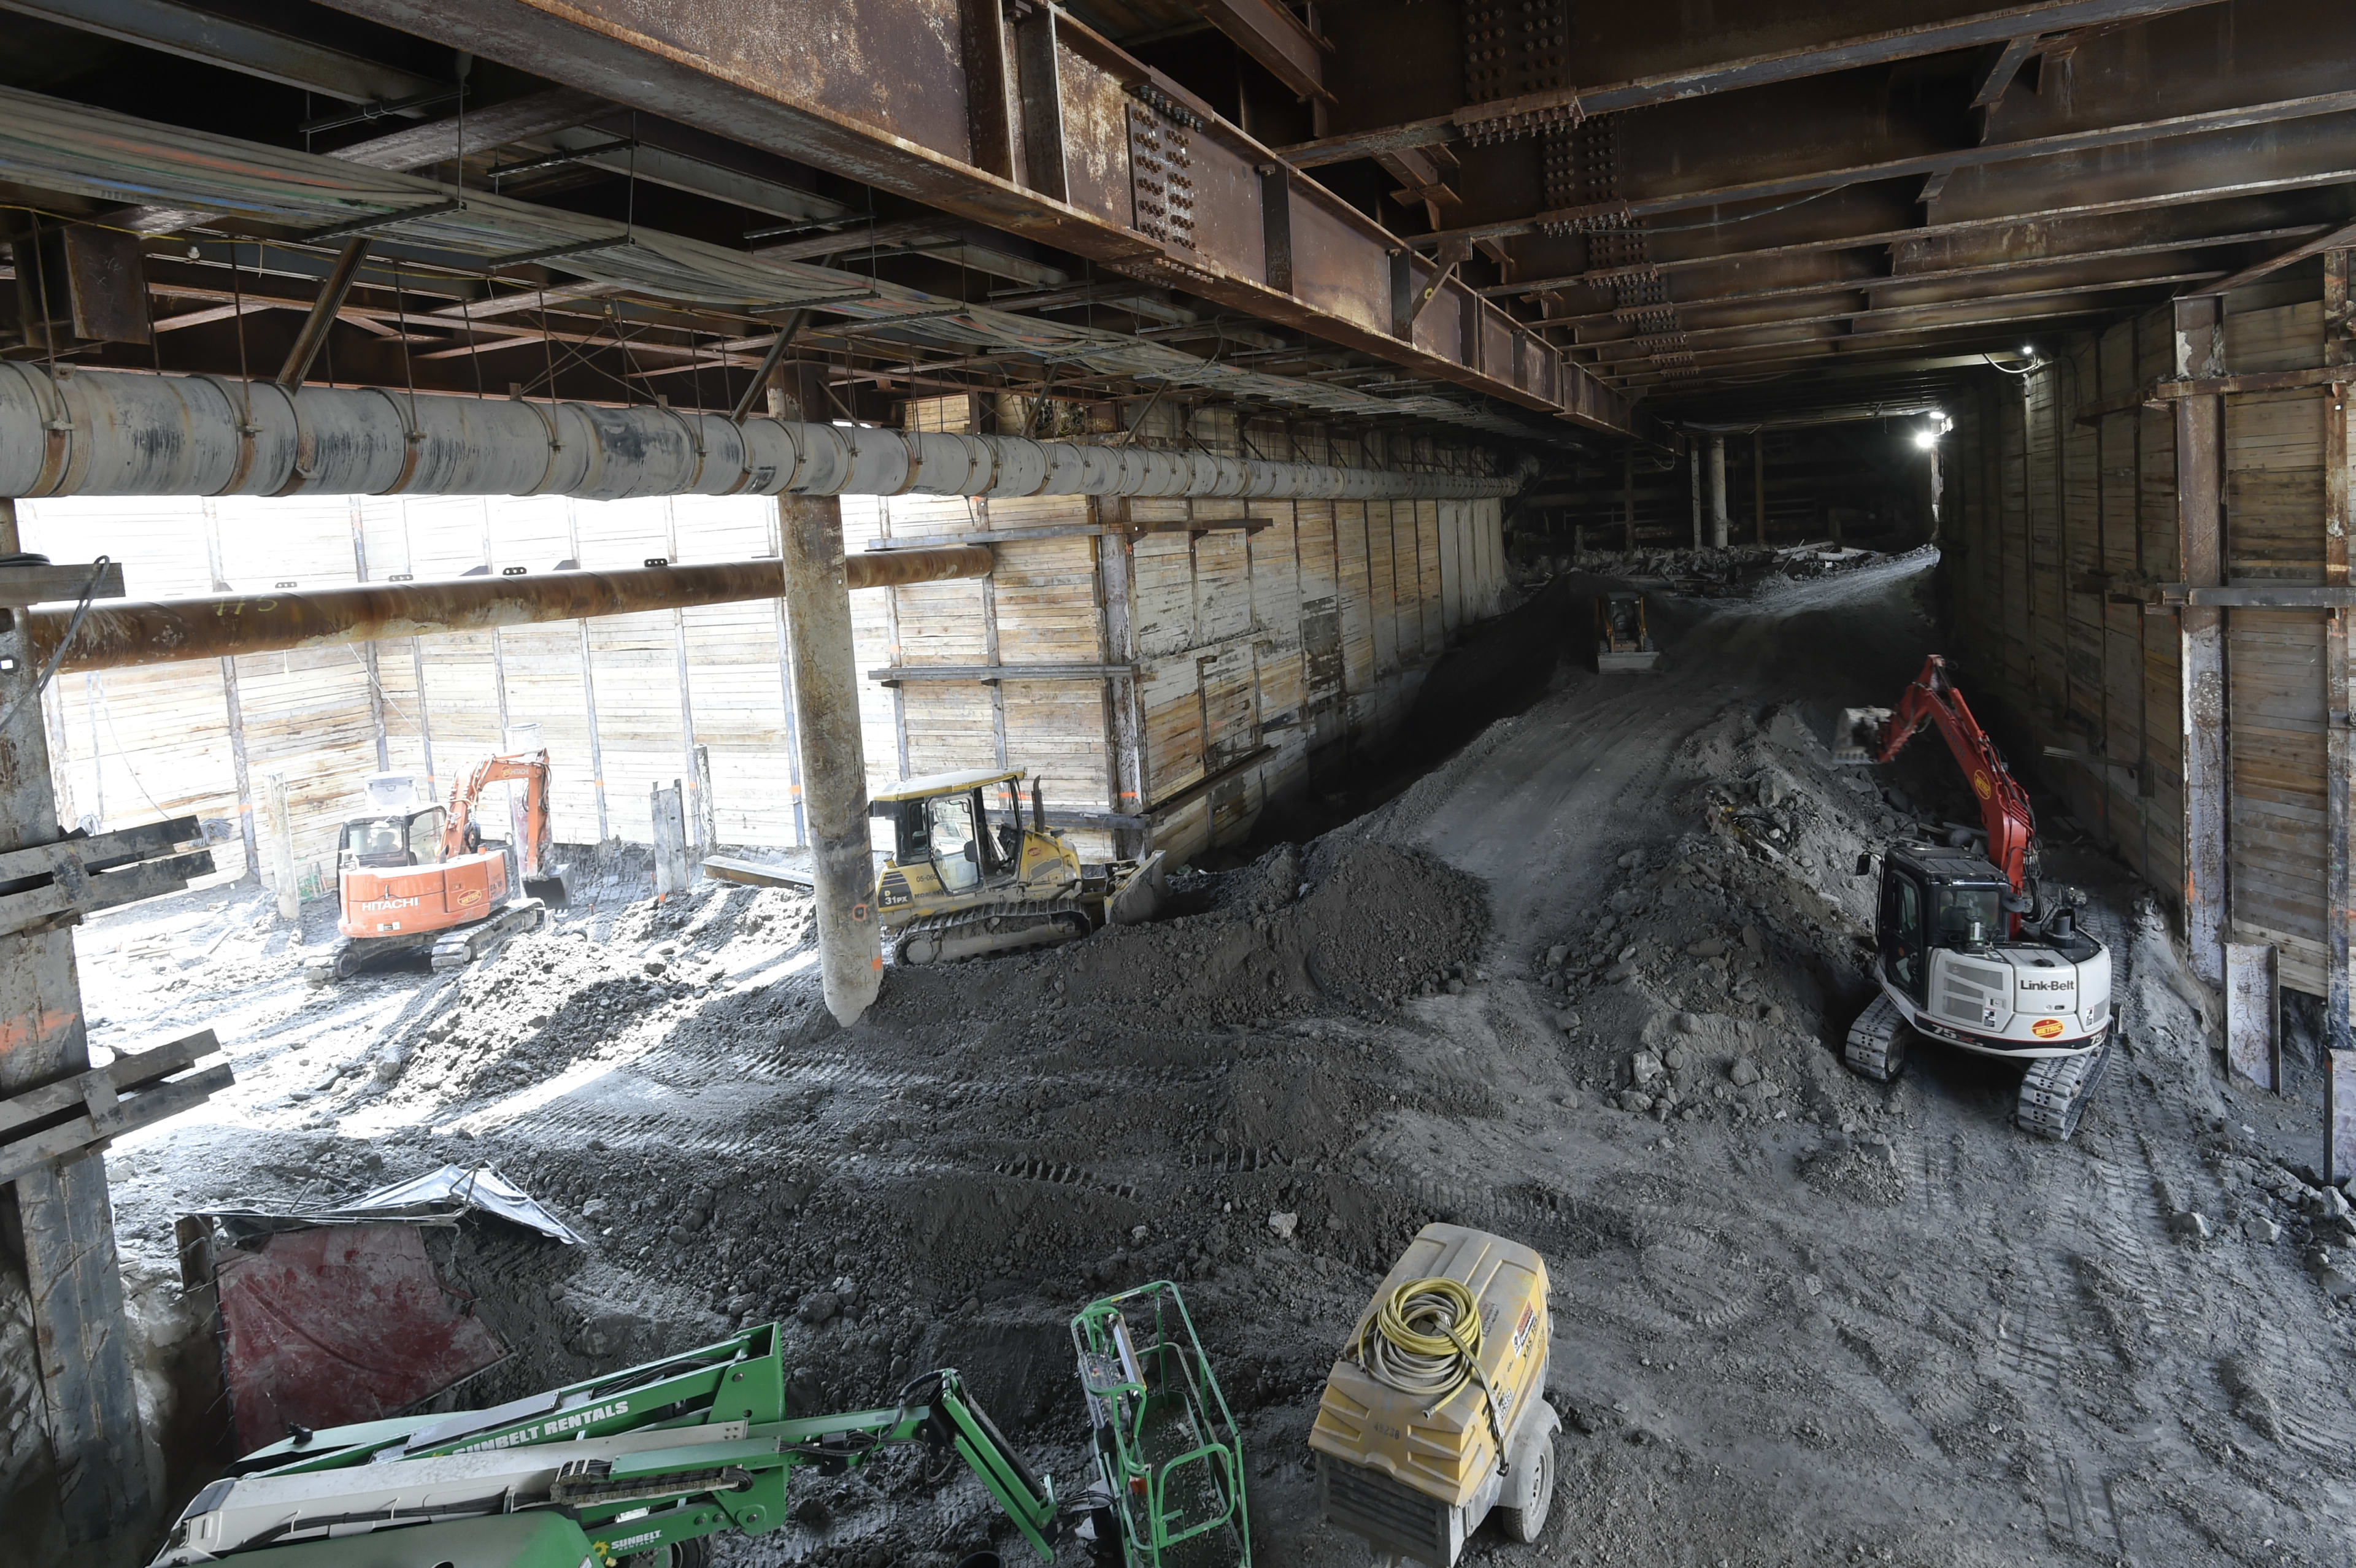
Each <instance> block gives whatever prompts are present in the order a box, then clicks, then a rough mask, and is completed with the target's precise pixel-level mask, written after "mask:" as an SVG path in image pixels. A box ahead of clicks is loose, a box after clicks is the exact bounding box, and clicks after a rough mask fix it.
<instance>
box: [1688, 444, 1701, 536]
mask: <svg viewBox="0 0 2356 1568" xmlns="http://www.w3.org/2000/svg"><path fill="white" fill-rule="evenodd" d="M1686 477H1687V479H1689V480H1691V481H1692V482H1693V539H1694V542H1693V547H1694V549H1701V539H1702V534H1701V443H1700V442H1698V441H1696V440H1695V439H1694V438H1693V437H1691V436H1687V438H1686Z"/></svg>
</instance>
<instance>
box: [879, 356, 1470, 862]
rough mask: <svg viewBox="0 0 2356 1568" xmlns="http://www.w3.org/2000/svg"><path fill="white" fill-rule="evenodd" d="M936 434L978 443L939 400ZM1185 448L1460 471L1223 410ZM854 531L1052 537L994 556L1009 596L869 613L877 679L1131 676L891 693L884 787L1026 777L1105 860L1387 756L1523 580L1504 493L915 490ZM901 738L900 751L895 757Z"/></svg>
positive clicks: (936, 591)
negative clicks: (1321, 774) (1362, 495)
mask: <svg viewBox="0 0 2356 1568" xmlns="http://www.w3.org/2000/svg"><path fill="white" fill-rule="evenodd" d="M917 417H919V418H921V420H922V421H924V424H925V427H926V428H930V429H959V428H964V426H963V421H961V420H960V419H958V418H954V417H947V416H946V414H945V410H944V406H943V405H942V404H940V403H930V404H926V405H925V407H924V410H923V412H922V414H921V415H920V416H917ZM1157 433H1164V434H1170V435H1174V434H1175V432H1157ZM1183 439H1185V440H1187V441H1189V442H1192V443H1199V444H1201V445H1202V446H1205V447H1207V448H1209V449H1210V450H1212V451H1215V452H1222V453H1243V454H1246V455H1250V456H1257V457H1261V458H1268V459H1272V460H1286V459H1294V460H1298V461H1302V462H1312V463H1333V464H1341V465H1352V466H1355V465H1371V466H1384V465H1392V466H1401V467H1410V466H1431V467H1439V466H1443V465H1444V464H1447V463H1450V462H1452V461H1462V459H1461V457H1459V456H1458V455H1457V454H1454V453H1446V452H1444V451H1441V450H1438V449H1435V448H1434V447H1433V446H1432V445H1431V444H1430V443H1420V444H1418V445H1415V446H1412V447H1410V446H1409V445H1408V443H1405V442H1400V443H1396V446H1397V450H1392V451H1380V450H1377V451H1375V452H1369V451H1368V450H1367V449H1366V448H1365V445H1363V444H1361V443H1358V442H1356V441H1354V440H1345V439H1341V438H1332V437H1329V436H1328V435H1327V434H1326V433H1324V432H1322V431H1317V430H1313V429H1310V430H1302V429H1290V430H1288V428H1287V427H1285V426H1283V425H1280V424H1275V423H1269V424H1266V425H1262V424H1258V423H1254V424H1251V425H1249V426H1239V425H1238V424H1237V421H1236V420H1235V419H1234V418H1233V416H1231V415H1228V414H1226V413H1224V412H1222V411H1208V410H1206V411H1199V412H1197V413H1196V414H1195V415H1194V417H1193V419H1192V420H1191V421H1190V422H1189V424H1188V426H1187V429H1186V431H1185V432H1184V435H1183ZM843 521H844V531H845V535H846V538H847V539H848V540H849V542H850V546H851V549H860V548H862V547H863V546H864V545H865V544H867V543H868V542H870V541H877V542H881V541H884V540H890V541H894V542H900V543H908V542H915V541H919V540H933V539H948V538H952V537H958V538H963V537H972V538H980V539H987V538H991V536H993V535H1016V536H1030V537H1017V538H1013V539H1005V540H1003V541H1001V542H999V543H997V544H996V546H995V554H996V558H997V562H998V567H997V571H996V572H995V573H994V574H993V575H992V577H991V580H990V581H987V582H980V581H971V582H948V583H938V584H931V585H927V586H926V587H922V588H901V589H890V590H884V591H882V592H878V593H875V594H873V595H862V596H861V597H860V598H859V599H857V600H854V602H853V606H852V608H853V620H854V624H855V627H856V632H857V637H858V644H859V657H860V664H861V667H862V669H863V670H867V671H871V672H873V671H879V670H883V669H886V668H894V669H902V668H905V669H912V670H913V669H920V668H921V667H924V666H927V665H931V666H935V667H947V668H956V669H966V670H970V669H973V668H974V667H978V666H986V665H990V664H992V663H995V664H1000V665H1022V666H1034V667H1035V666H1039V665H1050V664H1064V665H1088V666H1097V667H1105V666H1131V667H1134V671H1135V673H1134V675H1112V676H1103V675H1097V674H1089V675H1087V676H1084V677H1083V676H1073V677H1057V678H1054V679H1041V678H1032V679H1019V680H1018V679H1005V680H1001V681H996V682H989V681H985V680H982V679H979V678H963V679H958V680H954V681H929V680H922V679H910V680H906V681H905V682H903V683H901V684H899V685H897V686H894V687H892V688H889V689H881V688H879V683H877V682H874V681H870V682H869V683H868V696H867V699H866V700H867V708H866V711H865V717H866V720H867V733H868V736H869V744H868V754H867V764H868V774H869V777H870V780H871V781H872V782H873V783H877V784H880V783H883V782H884V781H887V780H890V779H893V778H895V777H897V776H900V771H899V766H898V763H899V759H900V756H901V755H902V752H901V750H900V749H901V748H903V747H905V767H906V771H907V772H908V773H933V772H939V771H942V770H945V769H948V768H953V767H979V766H986V765H997V764H1000V763H1003V764H1004V765H1007V766H1010V767H1024V768H1029V769H1031V770H1033V771H1034V772H1035V773H1038V774H1040V775H1041V776H1042V778H1043V779H1044V785H1045V791H1044V793H1045V797H1046V803H1047V805H1048V808H1049V812H1050V817H1051V820H1057V821H1061V822H1063V823H1065V824H1066V825H1069V826H1070V827H1071V828H1072V830H1073V832H1074V833H1075V835H1076V837H1077V840H1078V842H1079V844H1080V846H1081V849H1082V853H1083V854H1084V855H1087V856H1091V857H1094V856H1098V855H1106V854H1110V853H1113V852H1115V851H1117V850H1119V849H1126V848H1137V847H1140V846H1141V845H1143V844H1144V843H1147V842H1150V843H1151V845H1152V846H1153V847H1155V848H1161V849H1162V850H1164V851H1166V852H1167V853H1168V854H1169V856H1170V858H1171V859H1172V861H1173V863H1178V862H1183V860H1185V859H1188V858H1189V857H1191V856H1193V855H1194V854H1197V853H1199V852H1200V851H1201V850H1203V849H1204V848H1207V847H1209V846H1211V845H1213V844H1215V843H1216V844H1227V843H1232V842H1234V841H1235V840H1237V838H1239V837H1243V836H1244V835H1245V834H1246V833H1247V832H1248V830H1249V827H1250V824H1251V822H1252V820H1253V819H1254V818H1255V817H1256V816H1258V812H1259V811H1260V809H1261V807H1262V806H1263V805H1265V804H1266V802H1267V800H1268V798H1269V795H1271V794H1272V793H1281V792H1282V791H1284V790H1286V789H1288V788H1290V787H1292V786H1294V785H1297V784H1301V783H1304V782H1305V781H1306V779H1307V777H1308V775H1309V773H1310V771H1311V768H1312V760H1315V761H1323V760H1325V759H1328V758H1331V759H1333V760H1334V761H1337V762H1338V761H1339V760H1340V758H1341V757H1342V756H1343V755H1344V751H1345V750H1346V748H1348V747H1352V746H1356V747H1366V748H1372V747H1376V746H1379V745H1380V744H1381V742H1382V741H1383V740H1384V738H1385V737H1386V736H1387V734H1388V733H1389V731H1391V730H1392V729H1393V728H1394V727H1395V726H1396V725H1397V724H1398V721H1399V720H1401V719H1402V718H1404V717H1405V715H1406V712H1407V709H1408V705H1409V704H1410V703H1411V701H1412V700H1413V696H1414V692H1415V688H1416V687H1417V686H1418V685H1419V684H1420V682H1421V680H1422V678H1423V675H1424V672H1425V671H1426V670H1427V669H1428V668H1429V667H1430V665H1431V663H1432V661H1433V660H1434V659H1436V658H1437V657H1438V656H1440V652H1441V651H1442V650H1443V648H1444V647H1445V646H1446V645H1447V641H1448V638H1449V636H1450V635H1451V634H1452V633H1454V632H1455V631H1456V630H1457V629H1458V628H1459V627H1462V626H1464V625H1467V624H1471V623H1472V622H1474V621H1478V620H1480V619H1483V618H1484V617H1486V616H1489V615H1493V614H1494V613H1496V612H1497V609H1498V607H1499V604H1500V599H1501V595H1502V592H1503V590H1504V584H1505V571H1504V549H1503V539H1502V536H1501V533H1500V508H1499V505H1498V503H1497V502H1495V501H1479V502H1453V501H1445V502H1430V501H1424V502H1409V501H1400V502H1326V501H1298V502H1295V501H1285V502H1262V501H1254V502H1243V501H1216V500H1200V501H1183V500H1182V501H1156V500H1130V501H1119V500H1114V501H1105V502H1092V501H1088V500H1086V499H1081V498H1074V497H1063V498H1043V499H1037V500H1029V501H1020V502H1008V501H1002V500H1001V501H980V500H977V501H973V502H970V503H969V502H966V501H961V500H960V501H946V502H945V501H939V500H931V499H926V498H921V497H915V496H895V497H888V498H881V499H876V500H871V501H864V502H860V503H856V504H854V503H853V502H851V501H850V500H846V501H845V503H844V508H843ZM1042 534H1044V535H1046V536H1047V537H1037V536H1040V535H1042ZM1108 557H1110V558H1112V559H1108ZM1124 626H1125V627H1126V628H1127V635H1126V636H1125V637H1124V636H1123V635H1121V628H1122V627H1124ZM993 647H994V648H995V650H996V652H995V656H992V654H991V649H992V648H993ZM879 730H880V731H882V732H883V734H885V735H887V736H889V737H891V741H890V744H889V745H888V746H887V747H883V748H879V747H878V746H877V745H876V744H875V737H876V735H877V733H878V731H879Z"/></svg>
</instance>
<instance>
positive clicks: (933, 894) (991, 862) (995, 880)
mask: <svg viewBox="0 0 2356 1568" xmlns="http://www.w3.org/2000/svg"><path fill="white" fill-rule="evenodd" d="M1022 778H1023V773H1022V770H1020V769H990V768H977V769H969V770H966V771H963V772H959V773H933V774H929V775H927V776H926V777H923V778H914V779H906V780H904V781H902V782H901V783H900V784H898V785H897V786H895V787H894V788H892V789H888V790H883V791H879V792H877V794H876V795H873V797H872V800H871V804H870V805H869V807H868V811H869V818H868V821H869V841H870V843H872V844H873V847H874V849H875V852H876V855H877V857H878V864H877V866H876V873H877V878H876V880H877V894H878V899H877V901H878V902H879V904H881V905H882V906H883V909H884V910H885V911H886V912H890V911H893V910H895V909H905V908H906V907H907V906H909V905H910V904H917V905H924V904H927V903H929V902H935V901H943V900H946V901H951V902H954V901H956V900H957V899H958V897H959V896H960V895H964V894H970V893H978V892H982V891H987V890H990V889H991V888H1003V887H1007V886H1010V885H1012V884H1013V883H1016V882H1024V881H1038V880H1042V878H1043V874H1044V876H1045V877H1046V878H1047V879H1048V880H1066V879H1065V878H1059V877H1057V876H1056V874H1055V867H1057V866H1061V865H1063V863H1064V862H1066V860H1068V859H1070V856H1069V854H1068V852H1067V851H1066V849H1065V848H1064V847H1063V843H1062V840H1061V838H1060V837H1059V836H1056V835H1053V834H1050V833H1048V832H1046V831H1045V830H1044V827H1040V826H1039V825H1038V824H1036V823H1035V822H1034V824H1033V830H1032V831H1029V832H1026V831H1024V829H1023V802H1022V796H1021V794H1020V793H1019V791H1018V789H1017V787H1016V786H1017V784H1019V783H1020V782H1021V780H1022ZM992 805H997V806H998V807H999V808H1000V810H1001V812H1002V813H1003V816H1004V820H1002V821H999V822H995V823H993V822H992V821H991V806H992ZM1033 807H1034V809H1033V815H1034V816H1036V815H1038V813H1037V811H1036V803H1035V801H1034V803H1033ZM1076 874H1077V869H1076V866H1073V867H1070V868H1067V870H1066V875H1067V876H1076Z"/></svg>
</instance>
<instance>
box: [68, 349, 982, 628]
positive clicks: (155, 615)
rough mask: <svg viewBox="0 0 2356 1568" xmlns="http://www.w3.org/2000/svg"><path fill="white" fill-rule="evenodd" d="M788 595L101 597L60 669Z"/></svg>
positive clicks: (425, 590)
mask: <svg viewBox="0 0 2356 1568" xmlns="http://www.w3.org/2000/svg"><path fill="white" fill-rule="evenodd" d="M77 379H79V378H77ZM843 564H844V576H845V577H846V579H847V580H848V581H849V583H850V586H851V587H852V588H882V587H886V586H891V585H905V584H907V583H911V582H937V581H942V580H944V579H948V578H954V577H987V576H989V575H990V565H991V554H990V550H989V549H988V548H987V547H985V546H981V545H945V546H937V547H927V548H923V549H895V550H890V551H877V552H873V553H862V554H857V555H852V556H851V557H850V558H849V559H848V560H846V561H845V562H844V563H843ZM784 589H785V578H784V572H783V568H782V566H781V564H780V563H779V562H778V561H777V560H775V559H771V560H730V561H720V562H715V563H712V564H709V565H701V566H656V567H637V568H632V569H631V570H629V571H550V572H538V573H533V574H531V575H530V576H524V577H454V578H447V579H444V580H442V581H433V582H371V583H364V584H361V585H359V586H357V587H352V588H315V589H306V590H302V591H299V592H298V591H294V590H288V591H285V592H276V593H207V594H200V595H198V596H195V597H192V598H187V599H155V600H146V601H139V600H126V599H112V600H100V601H98V602H97V603H93V604H92V605H91V608H90V613H89V614H88V615H86V616H85V617H83V620H82V625H81V630H80V631H79V632H77V633H75V634H74V640H73V642H72V644H71V645H69V646H68V647H67V649H66V656H65V662H64V663H63V664H62V665H61V666H60V668H63V669H67V670H85V669H122V668H124V667H129V666H134V665H155V664H177V663H179V662H181V661H183V660H187V659H210V658H220V657H222V656H228V655H234V654H269V653H285V652H290V651H292V650H294V649H297V648H316V647H326V646H330V645H336V644H339V643H366V642H373V641H377V640H379V639H382V638H387V637H430V636H439V635H443V634H444V633H449V632H480V631H485V630H487V629H489V628H490V627H493V626H526V625H530V624H533V623H534V622H540V621H578V620H586V619H589V618H591V617H594V616H599V615H629V614H634V613H637V612H639V611H643V610H686V609H693V608H694V607H695V606H697V605H699V604H734V603H741V602H743V601H745V600H753V599H776V598H778V597H779V596H781V594H782V593H783V592H784ZM25 617H26V620H27V623H28V625H27V631H28V633H29V635H30V643H31V647H32V652H33V656H34V657H35V658H36V659H38V660H40V661H43V662H46V661H47V660H48V656H49V655H50V654H51V653H52V652H53V651H55V649H56V648H57V645H58V639H59V637H61V636H63V635H65V631H66V627H67V625H68V624H70V623H71V621H72V620H73V611H72V610H71V609H70V607H57V606H51V607H49V608H47V609H38V610H30V611H27V612H25Z"/></svg>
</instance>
